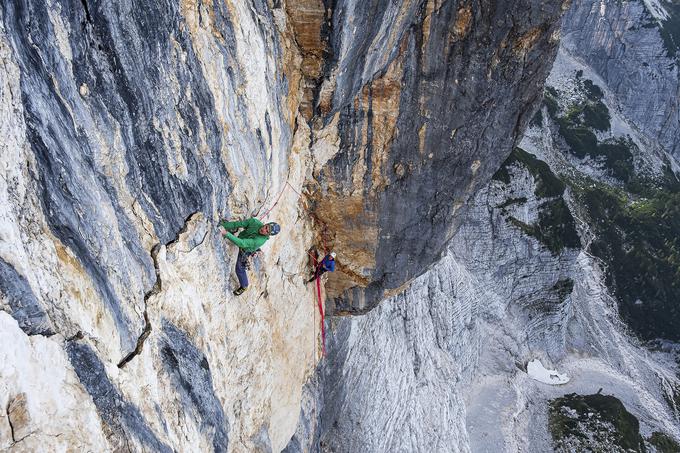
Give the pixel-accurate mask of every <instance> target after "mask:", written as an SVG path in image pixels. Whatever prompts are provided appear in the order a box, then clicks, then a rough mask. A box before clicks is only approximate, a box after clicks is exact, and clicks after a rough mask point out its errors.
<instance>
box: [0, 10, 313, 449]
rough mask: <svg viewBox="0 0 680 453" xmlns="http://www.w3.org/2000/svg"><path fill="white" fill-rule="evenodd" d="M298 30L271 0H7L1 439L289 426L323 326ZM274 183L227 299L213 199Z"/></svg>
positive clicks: (246, 204) (169, 439)
mask: <svg viewBox="0 0 680 453" xmlns="http://www.w3.org/2000/svg"><path fill="white" fill-rule="evenodd" d="M291 36H292V34H291V31H290V30H289V25H288V23H287V16H286V15H285V13H284V12H283V10H282V9H281V8H280V7H275V6H273V5H270V4H268V3H266V2H252V3H251V2H217V3H214V4H206V3H204V2H192V1H180V2H163V3H157V2H132V1H129V2H125V1H124V2H113V3H111V2H99V1H83V2H80V1H52V0H48V1H41V2H33V1H23V0H18V1H11V2H3V4H2V5H1V6H0V73H1V76H0V134H1V136H2V140H1V141H0V142H1V144H0V162H1V165H0V173H1V176H2V177H1V178H0V294H1V295H2V297H1V298H0V310H2V311H1V312H0V315H1V316H2V318H1V320H2V324H1V327H0V335H1V336H2V341H1V342H0V357H1V358H2V364H1V365H0V366H1V367H2V372H1V373H0V407H1V408H2V411H0V412H2V417H1V418H0V441H1V444H0V448H2V449H3V450H4V449H9V450H10V451H31V450H33V451H35V450H40V449H43V450H44V449H47V450H65V449H67V448H69V449H74V450H79V451H80V450H83V451H86V450H89V451H113V450H119V449H125V450H131V451H143V450H147V451H196V450H215V451H254V450H257V449H260V450H262V451H268V450H272V451H278V450H281V449H282V448H283V447H284V446H285V445H286V444H287V443H288V440H289V439H290V437H291V435H292V434H293V432H294V430H295V425H296V422H297V414H298V412H299V407H300V406H299V405H300V393H301V389H302V386H303V383H304V382H305V380H306V377H307V376H308V375H309V374H310V373H311V372H312V371H313V370H314V367H315V366H316V362H317V357H318V351H317V345H318V343H317V334H318V331H319V327H318V319H316V320H315V316H317V317H318V314H316V313H317V309H316V306H315V304H314V302H313V299H312V297H313V296H312V292H311V289H308V288H305V287H304V285H303V277H304V275H302V274H306V273H307V269H308V268H307V259H306V256H305V254H304V250H307V248H308V247H309V245H310V244H311V238H312V236H313V235H312V233H311V230H310V225H311V224H310V222H309V219H308V217H307V216H306V214H305V213H304V209H303V208H304V205H303V204H302V203H300V202H301V198H300V194H299V193H300V192H301V190H302V186H303V181H304V179H305V178H306V177H307V174H308V173H309V170H308V168H307V167H308V166H309V165H310V162H311V159H310V153H309V145H308V142H309V134H308V132H306V133H305V129H304V127H303V126H300V127H298V128H297V130H299V131H300V134H298V135H295V134H294V131H295V122H296V115H297V111H298V104H299V102H300V99H301V98H302V96H301V95H300V91H299V86H296V85H294V83H293V82H294V81H295V74H296V73H297V72H298V71H299V70H298V67H297V64H298V62H299V61H300V59H301V58H302V57H301V56H300V51H299V50H298V48H297V45H296V44H295V43H294V42H293V41H292V38H291ZM298 78H299V76H298ZM291 106H292V107H291ZM303 122H304V120H303ZM284 188H286V190H285V191H283V192H282V189H284ZM275 202H276V203H277V205H276V209H275V210H273V211H271V213H270V214H269V215H268V216H267V218H266V219H265V220H274V219H275V218H276V219H279V221H280V223H281V225H282V232H281V234H280V235H279V236H277V237H276V238H272V240H270V241H269V242H268V243H267V244H266V245H265V246H264V252H265V254H264V255H263V256H261V257H260V258H257V259H255V260H254V261H253V269H252V271H251V272H250V277H251V282H252V285H251V288H250V289H249V291H248V292H247V293H246V294H244V295H243V296H242V297H240V298H238V299H236V298H235V297H234V296H232V291H233V290H234V289H235V288H236V283H235V281H234V279H233V266H234V258H235V256H236V252H237V251H236V248H235V247H234V246H233V245H230V244H229V243H227V242H225V241H224V240H223V239H222V238H221V237H220V235H219V233H218V231H217V228H216V225H217V221H218V220H219V219H221V218H232V219H239V218H246V217H249V216H251V215H259V216H261V217H262V216H264V214H265V211H267V210H269V209H270V208H271V207H272V206H273V205H274V204H275ZM19 403H21V404H19ZM8 407H9V411H7V410H6V409H7V408H8ZM291 414H293V415H292V416H291Z"/></svg>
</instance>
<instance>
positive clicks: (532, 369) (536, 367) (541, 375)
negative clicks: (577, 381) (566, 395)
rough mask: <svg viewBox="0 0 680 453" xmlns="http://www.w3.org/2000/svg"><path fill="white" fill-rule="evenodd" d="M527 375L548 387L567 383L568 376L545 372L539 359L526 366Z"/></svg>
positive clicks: (553, 371) (551, 371)
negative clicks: (548, 385)
mask: <svg viewBox="0 0 680 453" xmlns="http://www.w3.org/2000/svg"><path fill="white" fill-rule="evenodd" d="M527 374H528V375H529V377H530V378H532V379H534V380H536V381H539V382H543V383H544V384H550V385H561V384H566V383H567V382H569V376H567V375H566V374H560V373H558V372H557V371H556V370H547V369H546V368H545V367H544V366H543V364H542V363H541V361H540V360H539V359H534V360H532V361H531V362H529V363H528V364H527Z"/></svg>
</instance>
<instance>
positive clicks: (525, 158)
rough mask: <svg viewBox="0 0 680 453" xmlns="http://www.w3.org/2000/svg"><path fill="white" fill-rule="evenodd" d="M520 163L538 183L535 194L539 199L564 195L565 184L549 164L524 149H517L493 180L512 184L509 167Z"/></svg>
mask: <svg viewBox="0 0 680 453" xmlns="http://www.w3.org/2000/svg"><path fill="white" fill-rule="evenodd" d="M516 163H519V164H521V165H522V166H524V167H525V168H526V169H527V170H529V173H531V176H533V177H534V181H535V182H536V190H535V191H534V193H535V194H536V196H537V197H539V198H548V197H559V196H561V195H562V194H563V193H564V188H565V185H564V183H563V182H562V181H561V180H560V179H559V178H558V177H557V176H555V174H554V173H553V172H552V170H550V167H549V166H548V164H546V163H545V162H543V161H542V160H538V159H537V158H536V156H534V155H533V154H529V153H528V152H526V151H524V150H523V149H522V148H519V147H517V148H515V149H514V150H513V151H512V153H511V154H510V156H509V157H508V158H507V159H506V161H505V162H504V163H503V165H502V166H501V168H500V169H499V170H498V171H497V172H496V174H495V175H494V176H493V179H495V180H497V181H502V182H504V183H505V184H510V174H509V173H508V167H510V166H512V165H514V164H516Z"/></svg>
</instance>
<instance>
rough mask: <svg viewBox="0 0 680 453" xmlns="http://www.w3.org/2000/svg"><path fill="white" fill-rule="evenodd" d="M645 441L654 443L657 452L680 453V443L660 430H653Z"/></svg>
mask: <svg viewBox="0 0 680 453" xmlns="http://www.w3.org/2000/svg"><path fill="white" fill-rule="evenodd" d="M647 441H648V442H649V443H650V444H652V445H654V447H655V448H656V451H658V452H659V453H680V445H678V443H677V442H676V441H674V440H673V439H671V438H670V437H669V436H668V435H666V434H664V433H662V432H659V431H655V432H653V433H652V436H651V437H650V438H649V439H647Z"/></svg>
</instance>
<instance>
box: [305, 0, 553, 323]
mask: <svg viewBox="0 0 680 453" xmlns="http://www.w3.org/2000/svg"><path fill="white" fill-rule="evenodd" d="M561 12H562V2H559V1H551V2H540V3H539V2H524V1H519V2H502V3H498V2H484V1H482V2H476V3H469V2H462V1H449V2H439V1H436V0H429V1H403V2H401V1H398V2H397V1H389V0H386V1H368V2H366V1H347V2H337V4H336V5H335V10H334V13H333V18H332V32H331V35H330V43H329V45H330V47H331V49H332V55H333V58H334V59H335V62H336V63H335V64H334V65H332V66H331V67H330V68H329V69H328V77H327V78H326V79H325V80H324V81H323V84H322V86H321V88H320V94H319V109H320V112H319V114H320V115H321V118H320V120H321V121H323V124H324V126H323V127H324V128H329V127H330V128H337V139H336V140H337V141H338V142H339V152H338V153H337V154H336V155H335V156H334V157H333V158H332V159H330V160H328V161H327V162H325V164H324V165H322V166H321V167H320V168H319V169H318V174H319V176H318V181H319V187H318V188H317V189H316V192H315V198H314V199H315V205H314V214H315V216H316V217H317V219H318V220H319V221H320V223H321V227H322V228H323V239H324V241H325V242H326V244H327V247H329V248H336V249H338V250H340V251H341V253H343V254H344V255H345V256H347V257H351V259H347V260H346V264H344V265H343V266H341V267H340V270H339V272H336V273H335V275H333V276H331V277H330V278H329V283H328V294H329V298H330V299H333V301H334V307H332V308H333V309H334V310H335V311H336V312H338V313H364V312H366V311H368V310H370V309H371V308H373V307H374V306H375V305H376V304H377V303H378V302H379V301H380V300H382V299H383V298H385V297H386V296H389V295H391V294H395V293H398V292H399V291H400V290H401V289H402V288H403V286H404V285H405V284H406V283H407V282H409V281H410V280H411V279H413V278H414V277H416V276H418V275H420V274H422V273H423V272H424V271H425V270H426V269H427V268H428V267H429V266H430V265H431V264H432V263H434V262H436V261H437V260H438V259H439V258H440V257H441V255H442V254H443V253H444V252H445V249H446V245H447V243H448V242H449V240H450V239H451V237H452V235H453V234H454V232H455V230H456V227H457V224H458V217H459V216H458V217H457V215H459V214H461V212H462V211H461V208H462V210H464V204H465V202H466V201H467V200H468V198H469V197H470V196H471V195H473V194H474V193H475V192H476V190H477V189H478V188H479V187H480V186H481V185H483V184H484V183H485V182H486V181H487V180H488V179H489V177H490V176H491V174H493V172H494V171H495V169H496V168H497V167H498V165H499V164H500V163H501V162H502V161H503V160H504V159H505V157H507V155H508V154H509V152H510V150H511V148H512V146H513V144H514V143H515V142H516V141H517V140H518V139H519V138H520V137H521V134H522V131H523V130H524V127H525V126H526V124H527V122H528V121H529V119H530V116H531V115H532V112H533V107H534V105H535V104H536V102H537V101H538V100H539V97H540V96H539V94H538V92H537V88H539V87H540V86H541V84H542V82H543V80H544V78H545V75H546V74H547V72H548V70H549V69H550V62H551V60H552V56H553V55H554V51H555V49H556V47H557V42H558V26H559V18H560V15H561Z"/></svg>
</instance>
